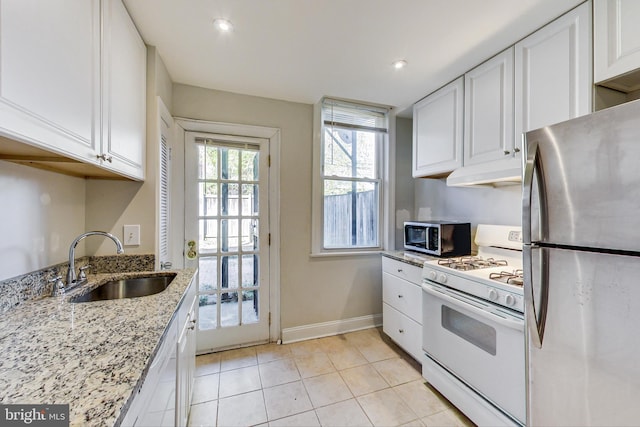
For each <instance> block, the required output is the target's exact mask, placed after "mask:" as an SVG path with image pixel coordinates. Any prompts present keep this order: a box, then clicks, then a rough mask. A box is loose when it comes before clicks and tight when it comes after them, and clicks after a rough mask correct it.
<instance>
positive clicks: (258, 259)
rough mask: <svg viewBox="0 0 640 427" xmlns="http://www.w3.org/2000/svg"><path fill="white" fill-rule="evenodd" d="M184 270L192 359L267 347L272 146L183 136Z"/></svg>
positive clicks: (233, 138)
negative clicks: (191, 312) (191, 299)
mask: <svg viewBox="0 0 640 427" xmlns="http://www.w3.org/2000/svg"><path fill="white" fill-rule="evenodd" d="M185 136H186V137H185V251H184V253H185V265H186V266H187V267H195V268H198V269H199V288H198V300H199V310H198V312H199V314H198V334H197V336H198V338H197V341H198V343H197V351H198V352H206V351H208V350H214V349H221V348H227V347H233V346H238V345H243V344H249V343H256V342H266V341H268V339H269V294H270V290H269V217H268V215H269V203H268V194H269V182H268V179H269V173H268V167H269V166H268V155H269V140H268V139H262V138H251V137H237V136H228V135H215V134H209V133H200V132H186V135H185Z"/></svg>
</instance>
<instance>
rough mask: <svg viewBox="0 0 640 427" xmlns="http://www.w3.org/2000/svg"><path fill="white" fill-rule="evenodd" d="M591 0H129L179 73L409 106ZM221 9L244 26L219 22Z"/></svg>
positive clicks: (312, 98)
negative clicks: (222, 27) (397, 63)
mask: <svg viewBox="0 0 640 427" xmlns="http://www.w3.org/2000/svg"><path fill="white" fill-rule="evenodd" d="M582 1H583V0H189V1H180V0H124V2H125V5H126V7H127V9H128V10H129V13H130V14H131V16H132V18H133V20H134V22H135V23H136V25H137V27H138V30H139V31H140V33H141V35H142V37H143V39H144V40H145V42H146V43H147V44H149V45H152V46H156V47H157V49H158V52H159V54H160V56H161V57H162V59H163V60H164V63H165V65H166V66H167V69H168V70H169V74H170V75H171V78H172V79H173V81H174V82H176V83H184V84H189V85H194V86H201V87H205V88H211V89H218V90H223V91H229V92H236V93H242V94H248V95H255V96H262V97H268V98H275V99H282V100H287V101H294V102H302V103H308V104H312V103H315V102H317V101H318V100H319V99H320V98H321V97H322V96H325V95H328V96H334V97H340V98H347V99H353V100H360V101H367V102H372V103H378V104H383V105H389V106H392V107H395V108H397V111H399V112H401V113H402V112H404V114H402V115H405V116H406V115H407V113H408V112H409V110H408V108H409V107H410V106H411V105H412V104H413V103H414V102H416V101H417V100H419V99H421V98H423V97H424V96H425V95H427V94H429V93H430V92H432V91H433V90H435V89H437V88H438V87H440V86H442V85H444V84H445V83H447V82H449V81H450V80H452V79H454V78H455V77H457V76H459V75H461V74H462V73H464V72H465V71H467V70H469V69H471V68H473V67H474V66H475V65H477V64H479V63H481V62H482V61H484V60H485V59H488V58H489V57H491V56H492V55H494V54H496V53H498V52H499V51H501V50H502V49H505V48H507V47H508V46H510V45H512V44H513V43H515V42H516V41H518V40H519V39H521V38H523V37H525V36H526V35H527V34H530V33H531V32H533V31H534V30H536V29H537V28H539V27H541V26H542V25H544V24H545V23H547V22H549V21H551V20H552V19H554V18H556V17H558V16H559V15H561V14H562V13H564V12H566V11H567V10H569V9H571V8H572V7H574V6H576V5H577V4H579V3H581V2H582ZM215 18H226V19H229V20H230V21H231V22H232V23H233V25H234V30H233V32H232V33H230V34H218V33H217V31H216V30H215V29H214V27H213V25H212V22H213V20H214V19H215ZM396 59H405V60H406V61H407V62H408V66H407V68H405V69H403V70H395V69H393V67H392V66H391V63H392V62H393V61H394V60H396Z"/></svg>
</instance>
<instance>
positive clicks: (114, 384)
mask: <svg viewBox="0 0 640 427" xmlns="http://www.w3.org/2000/svg"><path fill="white" fill-rule="evenodd" d="M167 273H176V274H177V275H176V277H175V279H174V280H173V281H172V282H171V284H170V285H169V287H168V288H167V289H165V290H164V291H162V292H160V293H158V294H155V295H150V296H145V297H140V298H125V299H120V300H107V301H95V302H87V303H75V304H72V303H70V302H69V299H70V298H71V297H73V296H74V295H79V294H83V293H86V292H88V291H90V290H91V289H93V288H95V287H97V286H99V285H100V284H102V283H104V282H106V281H108V280H112V279H121V278H123V277H136V276H148V275H166V274H167ZM195 274H196V270H174V271H162V272H136V273H117V274H114V273H110V274H92V275H88V276H87V277H88V279H89V280H88V283H87V284H84V285H81V286H79V287H78V288H77V289H73V290H72V291H70V292H67V294H66V295H64V296H60V297H42V298H39V299H36V300H33V301H29V302H26V303H24V304H22V305H20V306H18V307H16V308H15V309H12V310H10V311H8V312H6V313H4V314H3V315H2V316H0V352H1V354H2V357H1V358H0V401H1V402H2V403H4V404H12V403H13V404H69V405H70V424H71V425H72V426H113V425H114V424H115V425H118V424H120V422H121V421H122V418H123V417H124V414H125V413H126V410H127V409H128V408H129V405H130V404H131V401H132V399H133V396H134V392H135V391H136V390H137V389H138V388H139V387H140V386H141V385H142V382H143V380H144V378H145V377H146V374H147V371H148V365H149V362H150V361H151V360H152V358H153V357H154V356H155V354H156V352H157V350H158V348H159V346H158V344H159V342H160V340H161V338H162V337H163V335H164V333H165V330H166V327H167V326H168V325H169V322H170V321H171V319H172V317H173V315H174V313H175V312H176V309H177V308H178V307H179V305H180V303H181V301H182V297H183V294H184V292H185V290H186V289H187V287H188V285H189V283H190V282H191V280H192V278H193V277H194V275H195Z"/></svg>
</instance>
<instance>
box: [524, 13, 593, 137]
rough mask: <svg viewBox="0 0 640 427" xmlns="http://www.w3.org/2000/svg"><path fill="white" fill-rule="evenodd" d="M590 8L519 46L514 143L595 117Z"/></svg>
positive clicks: (559, 22) (565, 18)
mask: <svg viewBox="0 0 640 427" xmlns="http://www.w3.org/2000/svg"><path fill="white" fill-rule="evenodd" d="M591 65H592V60H591V8H590V4H589V2H586V3H583V4H581V5H580V6H578V7H576V8H575V9H573V10H571V11H570V12H568V13H566V14H565V15H563V16H561V17H560V18H558V19H556V20H555V21H553V22H551V23H550V24H547V25H546V26H544V27H542V28H541V29H540V30H538V31H536V32H535V33H533V34H532V35H530V36H529V37H527V38H525V39H524V40H522V41H520V42H518V43H516V45H515V117H516V119H515V142H516V146H517V147H521V143H522V133H523V132H527V131H529V130H532V129H537V128H540V127H543V126H547V125H551V124H554V123H557V122H561V121H564V120H568V119H571V118H574V117H578V116H581V115H584V114H588V113H590V112H591V108H592V103H591V93H592V72H591V69H592V68H591Z"/></svg>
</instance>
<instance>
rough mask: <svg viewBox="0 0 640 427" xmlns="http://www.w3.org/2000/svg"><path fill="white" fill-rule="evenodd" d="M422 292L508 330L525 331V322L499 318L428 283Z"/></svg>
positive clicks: (424, 285) (423, 284)
mask: <svg viewBox="0 0 640 427" xmlns="http://www.w3.org/2000/svg"><path fill="white" fill-rule="evenodd" d="M422 290H423V291H424V292H426V293H428V294H430V295H432V296H434V297H436V298H440V299H442V300H444V301H446V302H448V303H450V304H452V305H455V306H457V307H459V308H463V309H465V310H467V311H470V312H472V313H474V314H477V315H478V316H480V317H483V318H485V319H487V320H489V321H491V322H495V323H499V324H500V325H502V326H506V327H507V328H511V329H515V330H517V331H523V330H524V321H523V320H515V319H513V320H512V319H507V318H505V317H501V316H497V315H495V314H493V313H491V312H489V311H487V310H484V309H482V308H480V307H476V306H475V305H472V304H469V303H467V302H464V301H462V300H461V299H459V298H457V297H456V296H455V294H453V293H451V292H448V291H447V290H446V289H436V288H434V287H433V286H431V285H429V284H428V283H422Z"/></svg>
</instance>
